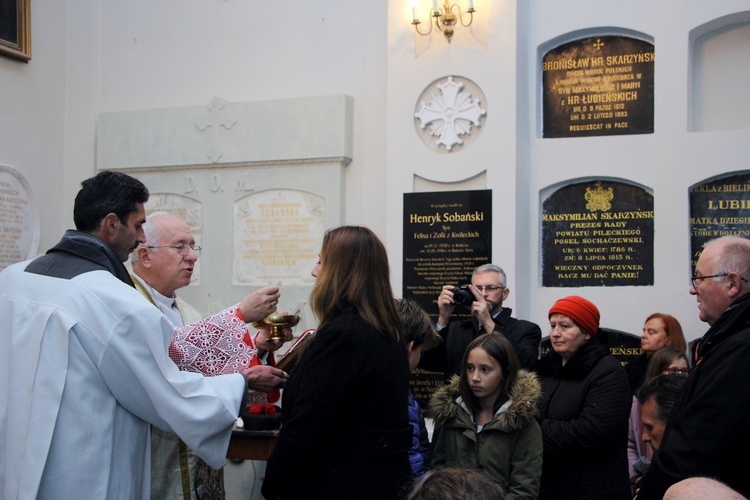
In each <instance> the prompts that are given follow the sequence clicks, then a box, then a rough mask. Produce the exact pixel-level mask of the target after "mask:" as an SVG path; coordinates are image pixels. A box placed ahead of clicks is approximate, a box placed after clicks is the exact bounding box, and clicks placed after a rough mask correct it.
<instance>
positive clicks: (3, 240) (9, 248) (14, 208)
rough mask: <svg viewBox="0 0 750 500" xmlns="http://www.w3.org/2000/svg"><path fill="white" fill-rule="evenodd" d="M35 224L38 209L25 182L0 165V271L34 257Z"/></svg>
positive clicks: (35, 244)
mask: <svg viewBox="0 0 750 500" xmlns="http://www.w3.org/2000/svg"><path fill="white" fill-rule="evenodd" d="M39 222H40V221H39V207H37V205H36V201H35V200H34V196H33V194H32V193H31V188H30V187H29V184H28V183H27V182H26V179H25V178H24V177H23V176H22V175H21V174H20V172H18V171H17V170H15V169H14V168H11V167H6V166H4V165H0V271H2V270H3V269H5V268H6V267H8V266H9V265H11V264H15V263H16V262H21V261H22V260H26V259H30V258H32V257H34V256H35V255H36V253H37V249H38V248H39V233H40V228H39Z"/></svg>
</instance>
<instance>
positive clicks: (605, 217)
mask: <svg viewBox="0 0 750 500" xmlns="http://www.w3.org/2000/svg"><path fill="white" fill-rule="evenodd" d="M653 284H654V198H653V195H651V194H650V193H648V192H647V191H646V190H645V189H643V188H640V187H638V186H634V185H632V184H627V183H623V182H614V181H589V182H580V183H575V184H569V185H567V186H564V187H562V188H560V189H558V190H557V191H555V192H554V193H552V195H550V196H549V197H548V198H547V199H546V200H544V202H543V203H542V285H543V286H546V287H582V286H628V285H653Z"/></svg>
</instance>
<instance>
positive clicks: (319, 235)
mask: <svg viewBox="0 0 750 500" xmlns="http://www.w3.org/2000/svg"><path fill="white" fill-rule="evenodd" d="M324 224H325V200H324V199H323V198H321V197H320V196H315V195H313V194H310V193H307V192H304V191H297V190H294V189H275V190H268V191H262V192H260V193H256V194H251V195H248V196H245V197H243V198H241V199H239V200H237V201H236V202H235V203H234V234H233V241H234V249H233V250H234V257H233V260H234V265H233V271H232V284H233V285H253V286H265V285H268V284H281V285H286V286H289V285H309V284H311V283H312V281H313V278H312V276H310V271H311V270H312V268H313V266H315V263H316V262H317V261H318V253H320V246H321V244H322V242H323V232H324Z"/></svg>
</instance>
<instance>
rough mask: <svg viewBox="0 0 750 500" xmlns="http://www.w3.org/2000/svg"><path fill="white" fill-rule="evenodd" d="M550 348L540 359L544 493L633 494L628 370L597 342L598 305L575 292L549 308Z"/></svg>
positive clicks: (619, 496) (577, 495)
mask: <svg viewBox="0 0 750 500" xmlns="http://www.w3.org/2000/svg"><path fill="white" fill-rule="evenodd" d="M549 322H550V343H551V344H552V349H551V350H550V352H549V353H548V354H547V356H545V357H544V358H542V359H541V360H540V361H539V363H538V364H537V372H538V374H539V377H540V380H541V383H542V400H541V402H540V405H539V413H540V419H541V421H540V423H541V427H542V440H543V443H544V458H543V461H542V484H541V490H540V495H539V498H540V499H542V500H544V499H551V498H554V499H558V500H564V499H581V498H607V499H613V500H616V499H623V500H624V499H627V498H630V487H629V481H628V461H627V448H626V447H627V438H628V417H629V414H630V404H631V394H630V387H629V385H628V378H627V375H626V374H625V369H624V368H623V367H622V366H621V365H620V362H619V361H617V359H615V358H614V357H613V356H611V355H610V354H609V352H608V350H607V349H606V347H604V346H602V345H601V344H600V343H599V342H598V341H597V340H596V336H597V333H598V332H599V309H598V308H597V307H596V306H595V305H594V304H593V303H591V302H590V301H588V300H586V299H584V298H583V297H579V296H576V295H571V296H568V297H565V298H562V299H560V300H558V301H557V302H555V304H554V305H553V306H552V308H551V309H550V310H549Z"/></svg>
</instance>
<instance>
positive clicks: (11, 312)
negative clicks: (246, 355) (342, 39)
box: [0, 172, 286, 499]
mask: <svg viewBox="0 0 750 500" xmlns="http://www.w3.org/2000/svg"><path fill="white" fill-rule="evenodd" d="M82 185H83V187H82V189H81V191H80V192H79V193H78V196H77V197H76V200H75V207H74V220H75V223H76V228H77V229H78V230H76V231H73V230H69V231H68V232H66V234H65V236H64V237H63V239H62V240H61V241H60V243H58V244H57V245H56V246H55V247H53V248H52V249H50V251H49V252H48V253H47V255H45V256H43V257H40V258H38V259H35V260H33V261H30V262H21V263H19V264H15V265H13V266H10V267H9V268H7V269H5V270H4V271H3V272H2V273H0V332H2V333H1V334H0V342H1V344H0V373H2V376H0V488H1V491H0V497H2V498H4V499H17V498H40V499H47V498H49V499H58V498H102V499H104V498H106V499H139V498H149V496H150V435H149V424H153V425H155V426H157V427H159V428H160V429H163V430H169V431H173V432H175V433H177V434H178V435H179V436H180V438H181V439H182V440H183V441H185V443H186V444H187V445H188V446H189V447H190V448H191V449H192V450H193V451H195V453H196V454H198V455H199V456H200V457H201V458H202V459H203V460H205V461H206V463H207V464H209V465H210V466H212V467H216V468H218V467H221V465H222V464H223V463H224V461H225V456H226V451H227V447H228V443H229V438H230V436H231V431H232V426H233V424H234V422H235V420H236V418H237V416H238V414H239V409H240V406H241V404H243V399H244V397H245V394H246V386H247V385H250V386H251V387H253V388H255V389H258V390H261V391H266V390H272V389H274V388H278V387H280V386H282V385H283V383H284V381H285V378H286V374H284V373H283V372H282V371H281V370H278V369H275V368H272V367H267V366H264V367H254V368H251V369H249V370H245V371H243V372H242V373H235V374H230V375H220V376H216V377H204V376H202V375H199V374H195V373H189V372H184V371H180V370H178V369H177V367H176V366H175V364H174V362H173V361H172V360H171V359H170V358H169V356H168V354H167V348H168V346H169V344H170V342H171V340H172V337H173V335H174V330H173V328H172V325H171V324H170V322H169V321H168V320H167V319H166V318H165V317H164V315H163V314H162V313H161V312H160V311H159V310H158V309H157V308H155V307H154V306H153V305H151V304H150V303H149V302H148V301H147V300H145V298H144V297H143V295H141V294H140V293H139V292H138V291H137V290H136V289H135V288H134V286H133V283H132V281H131V279H130V277H129V275H128V273H127V270H126V269H125V266H124V265H123V264H122V263H123V261H125V260H126V259H127V257H128V255H129V254H130V252H131V251H132V250H133V249H134V248H135V247H136V245H137V244H138V243H139V242H143V241H144V236H143V229H142V225H143V223H144V222H145V212H144V209H143V203H145V202H146V201H147V199H148V190H147V189H146V188H145V186H143V184H142V183H141V182H140V181H138V180H137V179H134V178H132V177H130V176H127V175H125V174H122V173H118V172H101V173H99V174H98V175H97V176H95V177H93V178H91V179H87V180H86V181H84V182H83V183H82ZM267 307H269V313H270V312H271V311H272V306H271V305H270V303H269V304H267Z"/></svg>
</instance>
